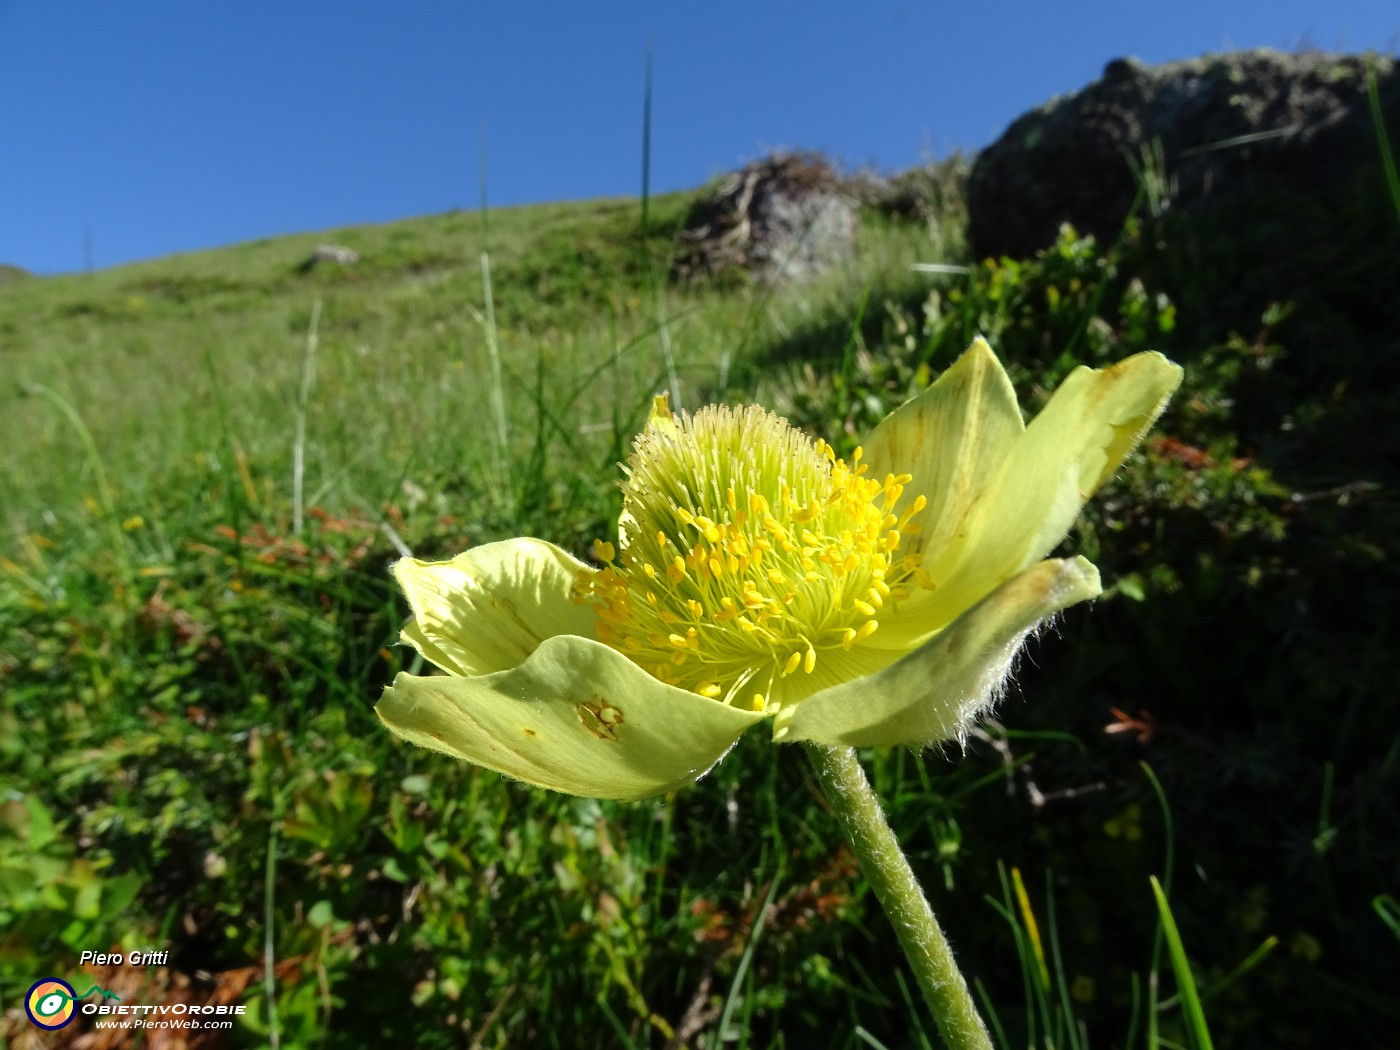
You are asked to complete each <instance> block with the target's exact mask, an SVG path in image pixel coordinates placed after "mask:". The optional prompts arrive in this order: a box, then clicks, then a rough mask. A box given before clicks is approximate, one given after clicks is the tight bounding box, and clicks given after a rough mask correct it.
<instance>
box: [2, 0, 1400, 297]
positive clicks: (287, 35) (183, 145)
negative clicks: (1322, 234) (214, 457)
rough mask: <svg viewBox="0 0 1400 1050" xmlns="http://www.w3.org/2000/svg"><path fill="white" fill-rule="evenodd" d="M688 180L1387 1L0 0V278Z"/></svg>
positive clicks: (882, 146)
mask: <svg viewBox="0 0 1400 1050" xmlns="http://www.w3.org/2000/svg"><path fill="white" fill-rule="evenodd" d="M648 42H650V44H651V46H652V49H653V54H654V63H655V81H654V83H655V89H654V90H655V93H654V101H653V136H652V182H653V187H654V188H655V189H657V190H667V189H680V188H686V187H693V186H697V185H699V184H701V183H703V182H704V181H705V180H706V179H708V178H710V177H711V176H713V175H716V174H718V173H720V172H723V171H727V170H730V169H732V168H734V167H737V166H738V165H740V164H741V163H743V162H744V161H746V160H749V159H753V158H755V157H757V156H761V155H762V154H763V153H765V152H767V151H769V150H770V149H772V148H775V147H794V148H813V149H820V150H823V151H826V152H827V153H829V154H830V155H831V156H833V157H835V158H837V159H839V160H841V161H843V162H844V163H846V164H847V165H858V164H865V163H870V164H874V165H876V166H878V167H881V168H883V169H887V170H892V169H897V168H902V167H907V166H909V165H911V164H914V163H916V162H918V161H919V160H920V159H922V158H923V157H926V156H930V155H932V156H938V157H941V156H946V155H947V154H948V153H949V152H951V151H952V150H954V149H957V148H961V149H963V150H975V149H977V148H979V147H981V146H984V145H986V144H987V143H989V142H991V141H992V140H994V139H995V138H996V137H997V136H998V135H999V134H1000V133H1001V132H1002V131H1003V130H1004V129H1005V128H1006V125H1007V124H1008V123H1010V121H1011V120H1012V119H1014V118H1015V117H1016V116H1017V115H1019V114H1020V113H1022V112H1024V111H1025V110H1027V109H1029V108H1031V107H1033V106H1035V105H1038V104H1039V103H1041V102H1044V101H1046V100H1047V99H1049V98H1050V97H1051V96H1053V95H1055V94H1059V93H1064V92H1068V91H1073V90H1076V89H1078V88H1080V87H1082V86H1084V85H1085V84H1087V83H1088V82H1090V81H1091V80H1094V79H1095V78H1096V77H1098V75H1099V74H1100V72H1101V71H1102V69H1103V66H1104V63H1105V62H1107V61H1108V60H1109V59H1110V58H1114V57H1116V56H1119V55H1128V54H1131V55H1137V56H1138V57H1140V58H1142V59H1143V60H1145V61H1147V62H1151V63H1155V62H1161V61H1166V60H1169V59H1174V58H1185V57H1190V56H1192V55H1197V54H1201V53H1203V52H1206V51H1215V50H1222V49H1227V48H1234V47H1259V46H1270V47H1277V48H1282V49H1285V50H1294V49H1298V48H1300V47H1318V48H1322V49H1325V50H1347V51H1358V50H1365V49H1370V48H1374V49H1378V50H1381V51H1384V52H1386V53H1389V54H1394V53H1395V52H1396V49H1397V46H1400V7H1397V5H1396V4H1395V3H1394V2H1393V0H1333V2H1327V0H1311V2H1306V3H1305V2H1297V0H1238V2H1232V0H1209V2H1206V0H1176V2H1168V3H1148V2H1135V0H1092V2H1069V3H1062V4H1051V3H1046V2H1044V0H1034V2H1023V0H1006V2H1004V3H1001V4H988V3H976V2H972V3H968V2H966V0H962V2H957V3H953V2H939V3H927V2H924V3H919V2H913V0H892V2H886V0H867V2H864V3H860V4H856V3H851V2H847V3H840V4H837V3H823V2H821V0H806V2H802V3H788V2H772V3H765V2H763V0H750V2H748V3H743V2H730V0H708V2H706V3H703V4H702V3H696V2H682V0H670V2H660V0H654V2H650V3H648V2H640V0H638V2H609V0H595V2H593V3H577V2H575V3H567V4H566V3H540V2H536V3H528V2H524V0H518V2H516V3H510V4H507V3H495V4H486V3H476V2H470V0H393V2H390V0H380V2H367V0H336V2H329V0H282V2H280V3H273V2H271V0H243V2H241V3H236V4H235V3H231V2H227V0H222V2H221V0H193V2H192V0H0V262H4V263H11V264H15V265H19V266H23V267H25V268H26V269H29V270H33V271H36V272H41V273H51V272H60V271H66V270H77V269H82V268H83V266H84V265H85V258H86V254H85V247H84V245H85V241H86V243H87V245H88V246H89V249H90V252H91V257H92V259H93V261H94V262H95V264H96V265H97V266H110V265H113V264H115V263H119V262H125V261H129V260H133V259H141V258H148V257H152V256H160V255H167V254H170V253H173V252H178V251H186V250H190V249H197V248H204V247H214V246H218V245H222V244H229V243H234V242H237V241H244V240H250V239H253V238H257V237H263V236H268V235H272V234H278V233H290V232H295V231H300V230H318V229H326V228H330V227H335V226H342V225H349V224H354V223H363V222H383V221H389V220H392V219H398V218H404V217H407V216H412V215H422V214H427V213H432V212H442V211H447V210H449V209H451V208H454V207H461V208H471V207H475V206H476V204H477V201H478V178H477V172H478V169H477V163H478V142H479V140H480V137H481V135H482V134H483V133H484V136H485V141H486V152H487V164H488V179H489V195H490V201H491V203H492V204H493V205H502V204H520V203H528V202H534V201H543V200H561V199H580V198H589V197H599V196H613V195H622V194H626V195H635V194H636V193H638V192H639V189H640V185H641V157H642V148H641V129H642V99H643V84H644V79H645V67H646V54H647V47H648Z"/></svg>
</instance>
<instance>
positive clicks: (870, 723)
mask: <svg viewBox="0 0 1400 1050" xmlns="http://www.w3.org/2000/svg"><path fill="white" fill-rule="evenodd" d="M1099 591H1100V586H1099V572H1098V569H1096V568H1095V567H1094V566H1093V564H1092V563H1090V562H1088V561H1086V560H1085V559H1083V558H1074V559H1072V560H1059V559H1049V560H1046V561H1043V562H1040V563H1039V564H1038V565H1034V566H1032V567H1031V568H1029V569H1027V570H1026V571H1025V572H1022V573H1020V574H1019V575H1018V576H1016V577H1014V578H1013V579H1011V580H1008V581H1007V582H1006V583H1004V584H1002V585H1001V586H1000V587H998V588H997V589H996V590H995V591H993V592H992V593H991V594H990V595H988V596H987V597H986V598H984V599H983V600H982V601H981V602H979V603H978V604H977V605H976V606H974V607H973V608H972V609H970V610H969V611H967V612H966V613H964V614H963V615H962V616H960V617H958V618H957V619H956V620H955V621H954V622H953V623H952V624H951V625H950V626H949V627H948V628H947V629H946V630H943V631H940V632H939V633H938V635H937V636H936V637H934V639H933V640H932V641H930V642H926V643H925V644H924V645H923V646H922V647H920V648H919V649H916V650H915V651H914V652H912V653H910V654H909V655H908V656H906V657H904V658H903V659H902V660H900V661H898V662H897V663H894V664H891V665H890V666H889V667H887V668H885V669H884V670H883V671H880V672H878V673H877V674H874V675H871V676H870V677H868V678H863V679H859V680H857V681H853V682H847V683H845V684H844V685H838V686H835V687H833V688H831V689H827V690H824V691H823V692H820V693H817V694H816V695H814V696H810V697H808V698H807V699H806V700H804V701H802V703H800V704H798V705H797V706H796V707H795V708H793V709H792V710H791V714H790V716H788V713H787V712H783V713H781V714H780V715H779V716H778V723H779V725H778V727H777V729H776V730H775V732H774V737H775V739H780V740H782V741H783V742H784V743H789V742H792V741H798V740H814V741H816V742H817V743H821V744H848V745H853V746H856V747H884V746H890V745H894V744H911V745H925V744H931V743H935V742H937V741H939V740H952V739H955V738H959V737H961V736H962V735H963V734H964V733H966V732H967V729H968V727H969V726H970V725H971V724H972V720H973V719H974V718H975V717H977V715H978V714H979V713H981V712H982V711H983V710H985V709H986V708H988V707H989V706H991V704H992V703H993V702H994V701H995V700H996V698H997V693H998V691H999V690H1000V688H1001V685H1002V683H1003V682H1004V681H1005V679H1006V676H1007V674H1008V672H1009V671H1010V669H1011V663H1012V660H1013V658H1014V657H1015V655H1016V651H1017V650H1018V649H1019V648H1020V647H1021V642H1022V641H1024V640H1025V637H1026V635H1027V634H1029V633H1030V631H1031V630H1032V629H1033V628H1034V627H1035V625H1036V624H1038V623H1040V622H1041V621H1042V620H1044V619H1045V618H1046V617H1049V616H1053V615H1054V614H1055V613H1057V612H1059V611H1060V610H1061V609H1064V608H1067V607H1068V606H1070V605H1073V604H1075V603H1076V602H1082V601H1085V600H1086V599H1089V598H1093V597H1095V596H1096V595H1098V593H1099ZM785 716H786V717H785ZM784 722H785V724H783V723H784Z"/></svg>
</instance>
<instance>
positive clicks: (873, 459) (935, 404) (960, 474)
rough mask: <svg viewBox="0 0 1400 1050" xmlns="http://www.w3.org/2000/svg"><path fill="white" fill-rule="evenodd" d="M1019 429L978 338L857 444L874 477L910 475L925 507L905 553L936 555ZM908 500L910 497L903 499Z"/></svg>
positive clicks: (1001, 375) (998, 373) (994, 364)
mask: <svg viewBox="0 0 1400 1050" xmlns="http://www.w3.org/2000/svg"><path fill="white" fill-rule="evenodd" d="M1024 429H1025V425H1024V424H1023V423H1022V422H1021V409H1020V407H1019V406H1018V405H1017V404H1016V391H1015V390H1014V389H1012V386H1011V380H1010V379H1008V378H1007V376H1006V371H1005V369H1003V368H1002V367H1001V362H1000V361H998V360H997V358H996V355H995V354H994V353H992V348H991V347H990V346H988V345H987V341H986V340H985V339H983V338H982V337H981V336H978V337H977V338H976V339H975V340H973V343H972V345H971V346H970V347H968V349H967V350H966V352H964V353H963V355H962V356H961V357H959V358H958V359H957V360H956V361H954V362H953V364H952V365H951V366H949V368H948V369H947V370H946V371H945V372H944V373H943V374H942V375H941V376H939V377H938V379H937V380H935V381H934V383H933V385H932V386H930V387H929V388H928V389H927V390H925V391H924V392H923V393H921V394H919V395H918V396H917V397H914V398H912V399H911V400H909V401H906V402H905V403H904V404H903V405H901V406H900V407H899V408H897V409H895V410H894V411H893V412H891V413H890V414H889V415H888V416H886V417H885V418H884V419H883V420H882V421H881V422H880V425H879V426H877V427H876V428H875V429H874V430H873V431H871V433H870V436H869V437H868V438H867V439H866V440H865V442H864V443H863V447H864V451H865V462H866V463H868V464H869V465H870V474H871V476H872V477H876V478H880V477H883V476H884V475H885V474H912V475H913V477H914V480H913V481H912V482H910V483H909V492H910V494H911V495H923V497H924V498H925V499H927V500H928V506H927V507H925V508H924V509H923V510H922V511H921V512H920V513H919V514H917V515H915V516H914V517H913V518H912V519H911V520H912V521H914V522H917V523H918V524H919V526H920V530H919V531H918V532H917V533H913V534H911V535H910V537H909V540H908V542H907V543H906V545H905V547H904V550H905V551H906V552H907V553H911V554H912V553H918V552H920V551H924V550H935V551H937V550H942V549H943V547H944V546H945V545H946V544H947V543H948V542H949V541H950V540H951V539H952V538H953V536H954V534H955V533H956V532H957V530H958V529H959V528H960V526H961V523H962V522H963V521H964V520H965V519H966V517H967V514H968V511H969V509H970V508H971V507H972V506H973V504H974V503H975V502H976V501H977V499H978V498H979V496H980V495H981V493H982V491H983V490H984V489H985V488H986V485H987V482H988V481H989V480H990V479H991V478H992V477H993V476H995V474H996V472H997V470H998V468H1000V466H1001V464H1002V462H1003V461H1004V460H1005V459H1006V456H1007V454H1008V453H1009V451H1010V450H1011V448H1012V446H1013V445H1014V444H1015V443H1016V439H1017V438H1019V437H1020V436H1021V433H1022V431H1023V430H1024ZM906 498H908V497H906Z"/></svg>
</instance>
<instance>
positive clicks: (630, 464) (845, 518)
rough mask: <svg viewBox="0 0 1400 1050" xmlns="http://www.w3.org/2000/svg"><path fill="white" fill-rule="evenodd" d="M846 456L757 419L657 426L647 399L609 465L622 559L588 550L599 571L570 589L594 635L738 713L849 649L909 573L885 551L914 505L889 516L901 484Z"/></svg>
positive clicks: (714, 410) (765, 416)
mask: <svg viewBox="0 0 1400 1050" xmlns="http://www.w3.org/2000/svg"><path fill="white" fill-rule="evenodd" d="M860 458H861V450H860V449H857V450H856V452H855V455H854V456H853V457H852V461H851V464H850V465H847V464H846V462H845V461H844V460H841V459H838V458H837V457H836V454H835V452H834V451H833V450H832V448H831V446H830V445H828V444H826V442H824V441H820V440H818V441H812V440H811V439H810V438H808V437H806V436H805V435H804V434H802V433H801V432H800V431H798V430H796V429H795V428H794V427H792V426H791V425H790V424H789V423H788V422H787V420H785V419H783V418H781V417H779V416H776V415H774V414H773V413H771V412H768V411H765V410H764V409H761V408H757V407H750V408H728V407H724V406H718V405H712V406H710V407H707V408H703V409H701V410H700V411H698V412H696V413H695V414H694V415H689V414H682V415H680V416H673V415H671V413H670V411H669V410H668V409H667V407H666V401H665V399H664V398H658V399H657V403H656V407H655V408H654V409H653V411H652V416H651V421H650V423H649V424H648V426H647V427H646V429H645V430H644V431H643V432H642V433H641V434H640V435H638V437H637V439H636V441H635V443H634V444H633V448H632V455H631V456H630V457H629V459H628V461H627V464H626V466H625V467H624V473H625V474H626V479H625V480H624V481H623V484H622V491H623V501H622V508H623V510H622V525H621V537H620V539H621V544H622V551H621V553H618V552H617V551H615V550H614V549H613V546H612V544H610V543H605V542H603V541H601V540H600V541H597V542H596V543H595V544H594V550H595V552H596V553H597V555H598V557H599V559H600V560H601V561H603V562H604V563H605V567H604V568H603V569H601V570H599V571H598V572H597V573H593V574H590V576H589V577H588V578H586V579H585V580H584V581H582V586H581V593H582V597H583V599H584V600H586V601H588V602H590V603H591V604H592V605H593V606H594V608H595V610H596V612H597V617H598V637H599V639H601V640H602V641H603V642H605V643H606V644H608V645H610V646H612V647H613V648H615V649H617V650H618V651H620V652H622V653H624V654H625V655H627V656H628V657H630V658H631V659H632V660H633V661H634V662H636V663H637V664H639V665H640V666H641V667H642V668H644V669H645V670H646V671H648V672H649V673H651V674H652V675H653V676H655V677H656V678H658V679H660V680H661V681H663V682H667V683H669V684H671V685H676V686H679V687H681V688H683V689H690V690H692V691H694V692H697V693H699V694H701V695H702V696H708V697H711V698H714V699H719V700H722V701H723V702H725V703H737V704H741V705H743V706H746V707H751V708H752V709H754V710H763V709H765V707H768V706H770V705H771V703H772V702H773V701H774V700H776V698H775V697H774V695H773V694H774V691H775V685H777V683H778V682H779V681H780V680H781V679H786V678H789V677H790V676H793V675H798V674H799V673H801V674H804V675H808V676H810V675H813V674H814V673H815V672H816V670H817V667H818V664H819V662H820V661H821V660H822V659H823V654H824V653H830V652H831V651H833V650H850V649H852V648H853V647H855V646H858V645H860V644H861V643H863V642H865V641H866V639H868V638H869V637H870V636H871V635H872V634H874V633H875V631H876V629H877V628H878V627H879V620H878V618H877V617H878V614H879V612H880V610H881V608H882V607H883V606H885V605H886V604H887V603H891V602H894V601H898V600H899V599H900V598H902V597H904V596H905V594H906V593H907V591H908V583H909V581H910V580H911V579H913V578H914V577H915V576H922V575H923V574H922V570H921V569H920V567H919V564H918V561H919V559H918V556H917V555H907V554H906V555H903V556H899V555H898V551H899V547H900V540H901V537H902V536H904V535H907V534H909V533H912V532H914V531H916V529H917V525H915V524H914V523H912V522H911V521H910V519H911V518H912V517H913V516H914V515H915V514H917V513H918V512H919V511H920V510H922V509H923V508H924V506H925V503H926V501H925V500H924V497H922V496H919V497H918V498H917V499H915V500H914V501H913V502H912V503H911V504H910V505H909V506H908V507H907V509H905V510H904V511H903V512H902V513H896V510H897V504H898V503H899V502H900V499H901V497H902V496H903V494H904V487H905V485H907V484H908V483H909V482H910V480H911V477H910V475H908V474H898V475H895V474H889V475H886V476H885V478H884V479H882V480H875V479H874V478H869V477H866V472H867V467H866V466H865V465H863V464H861V462H860ZM804 684H805V685H806V687H805V688H804ZM814 689H815V681H812V682H810V683H801V682H796V681H795V682H792V683H790V684H787V685H785V686H782V687H780V688H779V691H780V692H781V694H782V697H783V698H784V699H785V700H789V701H790V700H791V699H794V698H800V696H803V695H807V694H808V693H810V692H812V691H814Z"/></svg>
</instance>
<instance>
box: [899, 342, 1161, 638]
mask: <svg viewBox="0 0 1400 1050" xmlns="http://www.w3.org/2000/svg"><path fill="white" fill-rule="evenodd" d="M1181 375H1182V371H1181V368H1180V367H1179V366H1177V365H1175V364H1173V363H1172V362H1170V361H1168V360H1167V359H1166V358H1165V357H1163V356H1162V355H1161V354H1158V353H1155V352H1150V353H1143V354H1135V355H1134V356H1132V357H1129V358H1127V359H1126V360H1123V361H1120V362H1118V363H1117V364H1115V365H1112V366H1110V367H1108V368H1105V369H1102V370H1100V369H1093V368H1087V367H1080V368H1077V369H1075V370H1074V371H1073V372H1071V373H1070V374H1069V376H1068V377H1066V379H1065V381H1064V382H1063V383H1061V384H1060V386H1059V388H1058V389H1056V391H1055V393H1054V394H1053V395H1052V396H1051V398H1050V401H1049V402H1048V403H1047V404H1046V406H1045V408H1044V409H1043V410H1042V411H1041V412H1040V414H1039V415H1037V416H1036V417H1035V418H1034V419H1033V420H1031V422H1030V423H1029V425H1027V427H1026V429H1025V430H1024V431H1023V432H1022V433H1021V435H1020V436H1019V437H1018V438H1017V439H1016V440H1015V442H1014V443H1012V445H1011V446H1010V448H1009V449H1008V450H1007V451H1006V454H1005V456H1004V458H1003V460H1002V462H1001V464H1000V466H999V468H997V469H996V471H995V473H994V474H992V475H991V476H990V477H989V478H987V479H986V481H985V484H984V485H983V487H982V489H981V491H978V492H974V493H973V494H972V497H971V504H970V510H969V511H968V513H967V514H966V516H965V517H964V518H963V519H962V521H961V522H959V523H958V527H957V530H956V533H955V534H953V535H951V536H949V537H948V539H947V542H946V543H944V544H942V545H941V546H932V545H930V546H929V548H928V553H927V554H926V555H925V559H924V568H925V569H926V570H927V571H928V573H929V575H930V576H931V577H932V578H933V580H934V582H935V583H936V584H937V586H936V588H935V589H934V590H933V591H931V592H929V591H923V592H916V593H915V595H914V596H912V598H911V600H910V601H908V602H905V603H904V604H903V605H902V606H901V608H900V610H899V617H898V623H897V625H896V624H894V623H891V624H889V625H888V626H889V627H890V629H888V630H886V629H885V628H886V626H887V625H886V624H883V623H882V625H881V626H882V634H883V635H884V638H883V639H882V642H883V643H884V644H898V643H903V644H911V645H918V644H922V642H923V641H924V640H926V639H927V638H929V637H931V635H932V632H934V631H937V630H938V629H940V628H942V627H943V626H944V625H946V624H947V623H948V622H949V621H951V620H952V619H953V617H955V616H957V615H959V614H960V613H961V612H962V611H963V610H964V609H967V608H968V607H969V606H971V605H972V604H973V603H974V602H976V601H979V600H980V599H981V598H982V597H983V596H984V595H986V594H988V593H990V592H991V590H992V589H993V588H994V587H996V586H998V585H999V584H1000V583H1002V582H1003V581H1004V580H1008V579H1010V578H1011V577H1012V576H1014V575H1015V574H1016V573H1018V572H1020V571H1021V570H1022V569H1024V568H1025V567H1026V566H1028V565H1031V564H1033V563H1035V562H1037V561H1039V560H1040V559H1041V558H1043V557H1045V555H1046V554H1048V553H1049V552H1050V551H1051V550H1053V549H1054V547H1055V546H1056V545H1057V544H1058V543H1059V542H1060V541H1061V540H1062V539H1064V537H1065V535H1066V533H1068V532H1069V529H1070V526H1071V525H1073V524H1074V519H1075V518H1076V517H1078V515H1079V511H1080V509H1081V508H1082V507H1083V505H1084V503H1085V501H1086V500H1088V498H1089V497H1090V496H1092V495H1093V494H1094V492H1095V491H1096V490H1097V489H1098V487H1099V486H1100V485H1102V484H1103V482H1104V481H1105V480H1107V479H1108V478H1109V477H1110V476H1112V474H1113V472H1114V471H1115V470H1117V469H1118V467H1119V465H1120V464H1122V462H1123V460H1124V459H1125V458H1126V457H1127V455H1128V453H1129V452H1131V451H1132V450H1133V449H1134V448H1136V447H1137V444H1138V442H1139V441H1141V440H1142V437H1143V435H1144V434H1146V433H1147V430H1148V429H1149V428H1150V427H1151V426H1152V423H1153V421H1154V420H1156V418H1157V417H1158V416H1159V415H1160V414H1161V412H1162V409H1163V408H1164V407H1166V403H1167V400H1168V398H1170V397H1171V394H1172V392H1173V391H1174V390H1175V389H1176V388H1177V386H1178V385H1179V384H1180V382H1181ZM893 619H895V618H889V617H887V620H893Z"/></svg>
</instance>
